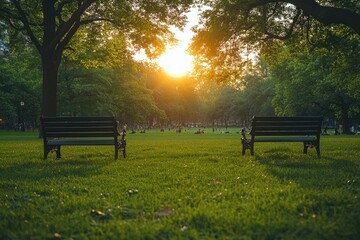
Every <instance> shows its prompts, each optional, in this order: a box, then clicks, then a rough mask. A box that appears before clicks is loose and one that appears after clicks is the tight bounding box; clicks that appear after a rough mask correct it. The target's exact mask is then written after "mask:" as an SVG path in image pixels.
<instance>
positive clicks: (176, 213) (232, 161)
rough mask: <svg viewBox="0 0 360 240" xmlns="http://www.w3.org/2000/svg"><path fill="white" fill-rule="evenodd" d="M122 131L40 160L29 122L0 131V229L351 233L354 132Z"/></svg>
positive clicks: (244, 235)
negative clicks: (258, 136)
mask: <svg viewBox="0 0 360 240" xmlns="http://www.w3.org/2000/svg"><path fill="white" fill-rule="evenodd" d="M193 132H194V131H187V132H182V133H180V134H178V133H175V132H174V131H171V132H168V131H166V132H163V133H161V132H160V131H155V130H153V131H148V132H147V133H145V134H139V133H137V134H128V136H127V143H128V146H127V154H128V157H127V158H126V159H123V158H119V160H117V161H116V160H114V156H113V147H110V146H92V147H86V146H85V147H84V146H83V147H74V146H64V147H63V148H62V159H61V160H56V159H55V153H52V154H49V158H48V160H46V161H44V160H43V159H42V152H43V149H42V147H43V145H42V140H41V139H38V138H37V133H36V132H25V133H19V132H17V133H15V132H5V131H0V204H1V205H0V217H1V220H0V239H360V154H359V153H360V136H326V137H322V138H321V154H322V157H321V159H318V158H317V156H316V151H315V149H309V153H308V154H307V155H303V154H302V143H258V144H255V156H250V153H249V152H247V153H246V155H245V156H242V155H241V143H240V138H241V136H240V135H239V134H236V133H235V132H236V130H235V129H232V130H231V131H230V132H231V133H230V134H220V133H219V132H215V133H212V131H210V130H207V131H206V133H205V134H202V135H195V134H193Z"/></svg>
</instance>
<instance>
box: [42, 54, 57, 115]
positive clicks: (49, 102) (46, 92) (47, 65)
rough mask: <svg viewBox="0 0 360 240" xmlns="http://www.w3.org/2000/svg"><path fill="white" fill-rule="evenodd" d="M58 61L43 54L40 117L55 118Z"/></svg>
mask: <svg viewBox="0 0 360 240" xmlns="http://www.w3.org/2000/svg"><path fill="white" fill-rule="evenodd" d="M59 65H60V61H57V60H54V59H53V57H51V55H50V56H49V55H47V54H43V56H42V68H43V89H42V115H43V116H56V109H57V77H58V70H59Z"/></svg>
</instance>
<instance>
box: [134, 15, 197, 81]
mask: <svg viewBox="0 0 360 240" xmlns="http://www.w3.org/2000/svg"><path fill="white" fill-rule="evenodd" d="M186 15H187V17H188V24H187V25H186V26H185V28H184V30H183V31H180V30H179V29H177V28H174V27H172V28H171V31H173V32H174V34H175V38H177V39H178V40H179V42H178V45H176V46H168V48H167V50H166V51H165V53H164V54H162V55H161V56H160V57H159V59H158V60H156V62H157V63H158V64H159V66H160V67H162V68H163V69H164V70H165V71H166V72H167V73H168V74H170V75H171V76H174V77H181V76H183V75H185V74H187V73H189V72H190V71H191V70H192V68H193V64H192V61H193V57H192V56H190V55H189V54H188V53H187V52H186V50H187V49H188V47H189V45H190V42H191V38H192V37H193V35H194V33H193V32H192V31H191V28H192V27H193V26H194V25H196V24H197V23H198V22H199V10H198V9H197V8H193V9H191V11H190V12H189V13H187V14H186ZM134 59H135V60H137V61H141V60H145V59H146V56H145V54H144V53H139V54H137V55H135V57H134Z"/></svg>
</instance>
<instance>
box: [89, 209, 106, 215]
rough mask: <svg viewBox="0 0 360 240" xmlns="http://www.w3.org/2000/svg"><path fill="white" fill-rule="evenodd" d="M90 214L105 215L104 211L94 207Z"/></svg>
mask: <svg viewBox="0 0 360 240" xmlns="http://www.w3.org/2000/svg"><path fill="white" fill-rule="evenodd" d="M91 214H92V215H95V216H100V217H105V216H106V214H105V213H104V212H102V211H99V210H94V209H93V210H91Z"/></svg>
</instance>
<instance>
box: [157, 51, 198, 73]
mask: <svg viewBox="0 0 360 240" xmlns="http://www.w3.org/2000/svg"><path fill="white" fill-rule="evenodd" d="M192 61H193V58H192V57H191V56H190V55H189V54H187V53H186V52H185V50H184V49H182V48H180V47H177V48H173V49H170V50H168V51H167V52H165V53H164V54H163V55H161V56H160V58H159V60H158V61H157V62H158V64H159V66H160V67H161V68H163V69H164V71H166V72H167V73H168V74H169V75H171V76H173V77H182V76H184V75H186V74H188V73H189V72H191V70H192V69H193V63H192Z"/></svg>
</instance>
